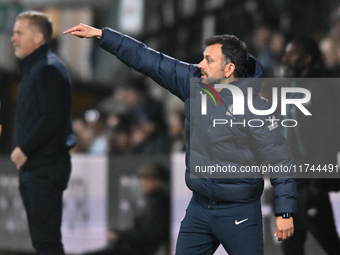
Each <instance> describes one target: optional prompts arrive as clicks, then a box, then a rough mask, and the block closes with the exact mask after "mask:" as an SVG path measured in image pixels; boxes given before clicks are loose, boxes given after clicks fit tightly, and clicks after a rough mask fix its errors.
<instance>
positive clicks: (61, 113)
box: [11, 11, 74, 255]
mask: <svg viewBox="0 0 340 255" xmlns="http://www.w3.org/2000/svg"><path fill="white" fill-rule="evenodd" d="M51 37H52V24H51V21H50V19H49V16H47V15H46V14H43V13H40V12H34V11H27V12H23V13H21V14H19V15H18V17H17V20H16V23H15V26H14V29H13V36H12V39H11V40H12V42H13V46H14V49H15V55H16V57H17V58H19V59H20V60H21V61H20V64H21V69H22V71H23V79H22V82H21V84H20V87H19V91H18V95H17V106H16V117H15V126H14V141H13V143H14V150H13V152H12V155H11V159H12V161H13V162H14V163H15V164H16V166H17V168H18V169H19V170H20V172H19V185H20V186H19V187H20V194H21V197H22V199H23V203H24V207H25V209H26V214H27V220H28V225H29V230H30V234H31V238H32V243H33V246H34V248H35V249H36V251H37V253H38V254H58V255H60V254H64V248H63V244H62V241H61V230H60V228H61V216H62V196H63V191H64V190H65V189H66V186H67V183H68V180H69V176H70V172H71V162H70V154H69V149H70V148H71V147H72V145H74V140H73V133H72V128H71V119H70V113H71V101H72V95H71V94H72V92H71V80H70V77H69V75H68V72H67V70H66V68H65V66H64V65H63V64H62V62H61V61H60V60H59V58H58V57H57V56H56V55H55V54H53V53H52V52H51V51H50V50H49V49H48V46H47V42H48V41H49V40H50V39H51Z"/></svg>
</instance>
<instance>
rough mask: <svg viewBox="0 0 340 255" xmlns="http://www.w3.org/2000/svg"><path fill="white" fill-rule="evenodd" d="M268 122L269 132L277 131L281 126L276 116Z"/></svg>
mask: <svg viewBox="0 0 340 255" xmlns="http://www.w3.org/2000/svg"><path fill="white" fill-rule="evenodd" d="M266 121H268V122H269V125H268V129H269V131H272V130H274V129H276V128H277V127H278V126H279V124H277V120H276V118H275V116H274V115H273V117H268V119H267V120H266Z"/></svg>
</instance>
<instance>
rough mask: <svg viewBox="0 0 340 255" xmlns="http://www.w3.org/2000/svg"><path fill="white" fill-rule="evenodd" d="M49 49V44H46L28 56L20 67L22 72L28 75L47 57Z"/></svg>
mask: <svg viewBox="0 0 340 255" xmlns="http://www.w3.org/2000/svg"><path fill="white" fill-rule="evenodd" d="M48 50H49V48H48V46H47V44H44V45H42V46H40V47H39V48H38V49H36V50H35V51H33V52H32V53H31V54H30V55H28V56H27V57H26V58H24V59H23V60H21V62H20V67H21V70H22V71H23V72H24V73H26V72H28V71H29V70H30V69H31V68H32V67H33V66H34V65H35V64H36V63H37V62H38V61H39V60H41V59H42V58H43V57H44V56H46V53H47V52H48Z"/></svg>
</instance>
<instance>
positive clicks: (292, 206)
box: [248, 99, 297, 214]
mask: <svg viewBox="0 0 340 255" xmlns="http://www.w3.org/2000/svg"><path fill="white" fill-rule="evenodd" d="M269 108H270V104H269V103H268V101H266V100H264V99H263V103H262V104H261V105H260V107H259V108H258V109H259V110H266V109H269ZM272 118H275V117H273V116H268V115H263V116H258V115H255V116H253V118H252V119H259V120H262V121H263V123H264V125H262V126H261V127H254V128H253V127H248V135H249V136H250V138H251V141H252V145H253V147H254V150H255V151H256V154H257V156H258V157H259V159H260V161H261V162H262V165H264V166H267V167H268V168H267V169H268V172H269V173H270V181H271V184H272V185H273V187H274V213H275V214H281V213H285V212H292V213H295V212H296V197H297V191H296V182H295V173H294V169H293V163H294V159H293V155H292V153H291V151H290V148H289V147H288V145H287V142H286V139H285V137H284V136H283V134H282V132H281V129H280V127H279V125H280V121H271V119H272ZM275 122H277V123H276V124H275ZM270 167H271V168H270ZM273 169H275V170H276V171H271V172H270V171H269V170H273Z"/></svg>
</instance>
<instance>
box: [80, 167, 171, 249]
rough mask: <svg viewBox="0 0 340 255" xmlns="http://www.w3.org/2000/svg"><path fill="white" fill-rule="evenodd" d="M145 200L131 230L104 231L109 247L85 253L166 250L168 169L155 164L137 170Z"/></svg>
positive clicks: (168, 218) (167, 241)
mask: <svg viewBox="0 0 340 255" xmlns="http://www.w3.org/2000/svg"><path fill="white" fill-rule="evenodd" d="M138 177H139V180H140V185H141V189H142V192H143V195H144V199H145V203H144V206H143V207H142V209H141V211H140V212H137V215H136V217H135V218H134V221H133V222H134V223H133V226H132V228H131V229H127V230H123V231H119V230H114V231H112V232H110V233H109V234H108V239H109V242H110V244H109V246H108V247H107V248H105V249H103V250H100V251H96V252H93V253H87V255H135V254H139V255H153V254H155V252H156V251H157V250H158V249H160V247H162V248H163V249H166V250H168V248H169V247H168V246H169V234H170V196H169V192H168V188H169V171H168V170H167V169H165V168H164V167H163V166H161V165H160V164H157V163H152V164H148V165H144V166H142V167H141V168H140V170H139V171H138Z"/></svg>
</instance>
